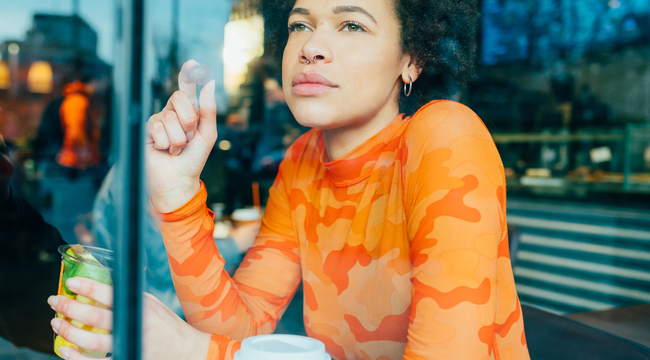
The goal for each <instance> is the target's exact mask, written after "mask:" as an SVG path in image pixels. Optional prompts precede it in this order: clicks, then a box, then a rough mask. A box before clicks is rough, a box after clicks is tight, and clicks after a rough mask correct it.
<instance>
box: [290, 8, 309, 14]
mask: <svg viewBox="0 0 650 360" xmlns="http://www.w3.org/2000/svg"><path fill="white" fill-rule="evenodd" d="M293 14H298V15H311V12H310V11H309V10H308V9H304V8H295V9H293V10H291V12H290V13H289V16H291V15H293Z"/></svg>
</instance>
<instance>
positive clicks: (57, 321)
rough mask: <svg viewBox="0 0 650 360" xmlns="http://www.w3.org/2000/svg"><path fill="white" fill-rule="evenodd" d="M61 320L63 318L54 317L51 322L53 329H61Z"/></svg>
mask: <svg viewBox="0 0 650 360" xmlns="http://www.w3.org/2000/svg"><path fill="white" fill-rule="evenodd" d="M61 321H62V320H61V319H58V318H57V319H52V322H51V324H52V329H54V330H59V326H61Z"/></svg>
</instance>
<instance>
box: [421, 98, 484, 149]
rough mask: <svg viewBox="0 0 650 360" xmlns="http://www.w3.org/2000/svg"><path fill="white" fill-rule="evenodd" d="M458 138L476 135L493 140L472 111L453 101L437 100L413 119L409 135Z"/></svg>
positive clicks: (425, 106)
mask: <svg viewBox="0 0 650 360" xmlns="http://www.w3.org/2000/svg"><path fill="white" fill-rule="evenodd" d="M413 134H420V136H425V135H426V136H428V137H432V136H433V137H445V138H448V139H455V138H457V137H461V136H466V135H474V136H479V137H480V138H482V139H490V140H491V139H492V137H491V136H490V133H489V131H488V130H487V127H486V126H485V124H484V123H483V121H482V120H481V118H479V116H478V115H476V113H475V112H474V111H472V109H470V108H469V107H467V106H466V105H464V104H461V103H459V102H456V101H452V100H435V101H432V102H430V103H428V104H426V105H424V106H423V107H422V108H420V110H418V111H417V112H416V113H415V115H413V117H412V118H411V123H410V124H409V135H411V136H412V135H413Z"/></svg>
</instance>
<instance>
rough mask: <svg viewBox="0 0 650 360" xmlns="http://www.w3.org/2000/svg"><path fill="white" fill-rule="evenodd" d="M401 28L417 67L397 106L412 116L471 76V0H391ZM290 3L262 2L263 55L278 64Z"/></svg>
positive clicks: (475, 20)
mask: <svg viewBox="0 0 650 360" xmlns="http://www.w3.org/2000/svg"><path fill="white" fill-rule="evenodd" d="M391 1H394V3H395V12H396V14H397V17H398V19H399V21H400V24H401V41H402V51H403V52H404V53H408V54H412V55H414V56H415V57H416V58H417V61H418V63H417V64H418V65H419V66H422V67H423V69H424V70H423V72H422V74H420V76H419V78H418V80H417V83H414V84H413V92H412V93H411V96H410V97H406V96H404V95H403V94H402V93H401V92H400V94H401V95H400V98H399V108H400V111H401V112H403V113H405V114H406V115H409V116H410V115H413V114H414V113H415V112H416V111H417V110H418V109H419V108H420V107H422V106H424V105H425V104H426V103H428V102H429V101H431V100H436V99H448V98H449V97H450V96H451V95H453V94H454V93H455V92H456V91H457V90H458V89H460V88H461V87H463V86H464V85H465V84H466V83H467V82H468V81H470V80H472V79H473V77H474V71H475V67H476V60H475V59H476V47H477V45H476V26H477V23H478V17H479V13H478V10H477V0H435V1H434V0H391ZM294 4H295V0H266V1H264V2H263V9H262V13H263V16H264V19H265V28H266V29H265V31H266V39H265V40H266V41H265V56H266V57H271V58H273V59H276V61H279V58H281V56H282V50H283V49H284V46H285V44H286V43H287V39H288V32H287V22H288V16H289V12H290V11H291V9H293V6H294Z"/></svg>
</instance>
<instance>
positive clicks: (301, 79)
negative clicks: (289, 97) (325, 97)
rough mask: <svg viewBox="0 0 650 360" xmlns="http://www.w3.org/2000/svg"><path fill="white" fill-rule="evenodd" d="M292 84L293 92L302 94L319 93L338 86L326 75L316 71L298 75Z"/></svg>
mask: <svg viewBox="0 0 650 360" xmlns="http://www.w3.org/2000/svg"><path fill="white" fill-rule="evenodd" d="M292 85H293V87H292V90H293V93H294V94H296V95H302V96H309V95H317V94H321V93H323V92H326V91H330V90H333V89H335V88H337V86H336V85H334V84H332V82H330V81H329V80H327V79H326V78H325V77H323V76H321V75H319V74H315V73H311V74H305V73H300V74H298V75H296V76H295V77H294V78H293V83H292Z"/></svg>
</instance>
